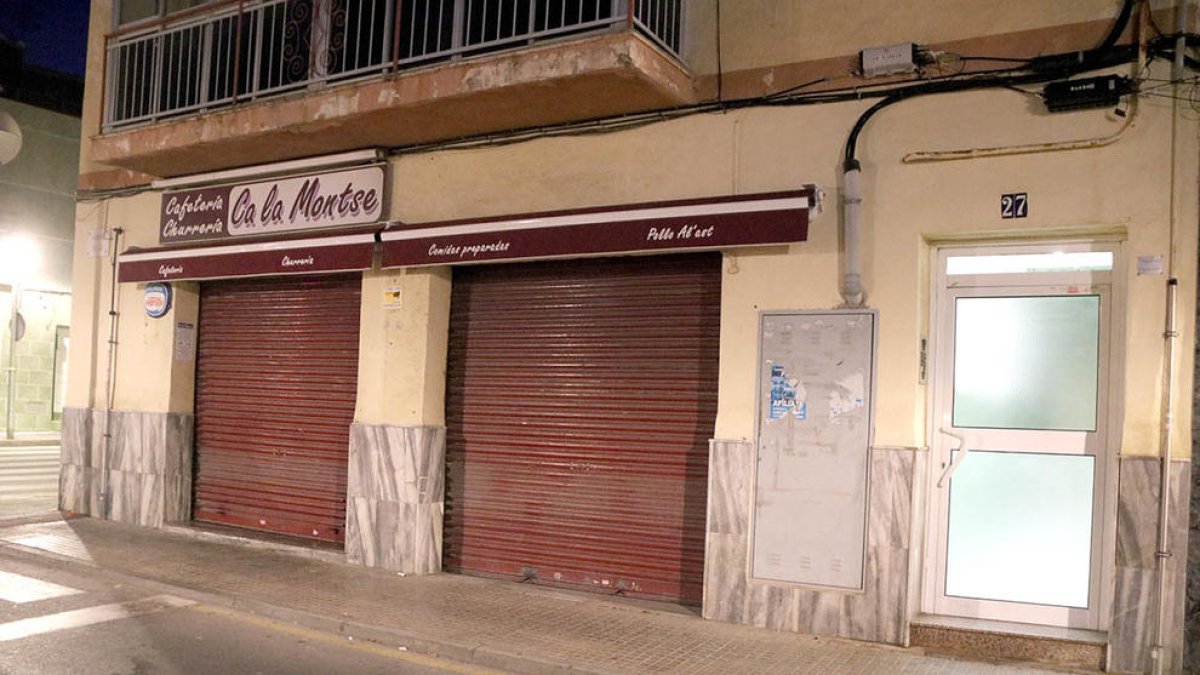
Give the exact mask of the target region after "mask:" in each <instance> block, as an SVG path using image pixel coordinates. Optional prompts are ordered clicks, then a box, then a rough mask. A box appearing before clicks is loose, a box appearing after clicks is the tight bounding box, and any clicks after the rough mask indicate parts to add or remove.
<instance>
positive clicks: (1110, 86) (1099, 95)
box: [1042, 75, 1133, 112]
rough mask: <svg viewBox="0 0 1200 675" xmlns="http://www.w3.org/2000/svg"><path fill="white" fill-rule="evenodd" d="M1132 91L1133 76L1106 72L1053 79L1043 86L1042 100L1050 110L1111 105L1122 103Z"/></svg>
mask: <svg viewBox="0 0 1200 675" xmlns="http://www.w3.org/2000/svg"><path fill="white" fill-rule="evenodd" d="M1132 91H1133V83H1132V82H1131V81H1130V80H1129V78H1126V77H1121V76H1120V75H1103V76H1101V77H1086V78H1082V79H1078V80H1063V81H1061V82H1051V83H1050V84H1047V85H1046V86H1045V88H1044V89H1042V99H1043V100H1044V101H1045V102H1046V109H1047V110H1049V111H1050V112H1065V111H1068V110H1087V109H1088V108H1111V107H1114V106H1116V105H1117V104H1118V103H1120V102H1121V97H1122V96H1124V95H1126V94H1128V93H1130V92H1132Z"/></svg>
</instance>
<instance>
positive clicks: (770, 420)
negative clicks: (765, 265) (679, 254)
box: [750, 309, 879, 589]
mask: <svg viewBox="0 0 1200 675" xmlns="http://www.w3.org/2000/svg"><path fill="white" fill-rule="evenodd" d="M878 319H879V314H878V312H877V311H876V310H869V309H868V310H818V311H803V310H796V311H774V310H772V311H766V312H763V313H762V314H761V315H760V325H759V354H760V364H759V374H758V425H757V435H758V442H757V446H758V453H757V454H758V462H757V470H756V473H755V488H754V490H755V492H754V495H755V497H754V517H753V519H752V520H751V521H750V522H752V523H753V524H754V525H753V532H752V535H751V576H752V577H753V578H755V579H761V580H770V581H782V582H786V583H797V584H811V585H815V586H826V587H831V588H845V589H861V588H862V587H863V571H864V569H865V565H866V562H865V561H866V557H865V556H866V544H867V493H868V490H867V476H868V465H869V463H870V456H871V451H870V448H871V441H872V429H873V423H874V415H873V410H874V390H875V352H876V347H877V333H878V331H877V326H878Z"/></svg>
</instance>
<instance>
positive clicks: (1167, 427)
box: [1150, 278, 1179, 675]
mask: <svg viewBox="0 0 1200 675" xmlns="http://www.w3.org/2000/svg"><path fill="white" fill-rule="evenodd" d="M1178 284H1179V282H1178V280H1176V279H1174V278H1172V279H1170V280H1169V281H1167V328H1166V330H1165V331H1164V332H1163V340H1164V341H1165V343H1166V344H1165V347H1166V351H1167V363H1166V368H1165V372H1164V373H1163V391H1164V394H1165V399H1166V400H1165V402H1164V404H1163V410H1164V412H1163V431H1162V466H1161V467H1160V468H1161V471H1160V474H1159V484H1158V494H1159V501H1158V544H1157V546H1156V547H1155V550H1154V563H1155V582H1156V588H1155V590H1156V592H1157V594H1158V615H1157V616H1156V617H1155V620H1154V643H1153V645H1152V646H1151V647H1150V660H1151V668H1152V672H1153V673H1154V675H1162V672H1163V669H1164V668H1165V667H1166V664H1165V663H1164V662H1165V660H1166V645H1165V641H1166V638H1165V634H1166V627H1167V609H1168V607H1169V605H1170V604H1171V603H1170V602H1168V598H1167V561H1168V560H1169V559H1170V558H1171V549H1170V536H1169V532H1168V525H1169V518H1170V515H1171V509H1170V505H1171V437H1172V436H1173V435H1174V426H1175V425H1174V422H1175V414H1174V413H1175V406H1174V405H1173V401H1174V398H1175V397H1174V395H1173V394H1174V392H1173V391H1172V390H1173V388H1174V385H1175V347H1176V342H1178V339H1179V333H1178V331H1177V330H1176V328H1175V296H1176V293H1177V291H1178V288H1179V285H1178Z"/></svg>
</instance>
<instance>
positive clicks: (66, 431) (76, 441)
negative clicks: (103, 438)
mask: <svg viewBox="0 0 1200 675" xmlns="http://www.w3.org/2000/svg"><path fill="white" fill-rule="evenodd" d="M91 454H92V413H91V411H90V410H89V409H87V408H64V409H63V414H62V449H61V455H60V458H61V460H62V463H63V464H73V465H76V466H89V465H90V464H91V460H92V458H91Z"/></svg>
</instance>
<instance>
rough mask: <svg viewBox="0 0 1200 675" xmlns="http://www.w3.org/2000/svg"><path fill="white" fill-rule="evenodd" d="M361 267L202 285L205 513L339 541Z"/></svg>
mask: <svg viewBox="0 0 1200 675" xmlns="http://www.w3.org/2000/svg"><path fill="white" fill-rule="evenodd" d="M360 295H361V279H360V278H359V277H357V276H336V277H317V278H292V277H288V278H278V279H249V280H236V281H223V282H208V283H205V284H203V285H202V286H201V297H200V328H199V341H198V344H197V364H196V483H195V507H194V510H193V512H194V517H195V519H196V520H198V521H204V522H212V523H220V524H224V525H233V526H237V527H246V528H252V529H256V530H264V531H269V532H275V533H280V534H288V535H294V536H301V537H307V538H313V539H321V540H325V541H333V542H342V541H343V540H344V536H345V535H344V531H343V530H344V527H345V519H346V465H347V460H348V452H349V442H350V423H351V422H352V421H353V418H354V404H355V396H356V391H357V378H358V327H359V312H360Z"/></svg>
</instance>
